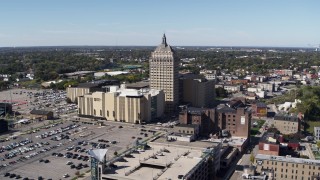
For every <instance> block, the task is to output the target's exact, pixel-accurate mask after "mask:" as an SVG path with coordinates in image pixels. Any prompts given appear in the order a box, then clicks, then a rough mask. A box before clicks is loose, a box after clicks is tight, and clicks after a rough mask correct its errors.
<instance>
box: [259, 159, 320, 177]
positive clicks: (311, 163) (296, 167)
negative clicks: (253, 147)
mask: <svg viewBox="0 0 320 180" xmlns="http://www.w3.org/2000/svg"><path fill="white" fill-rule="evenodd" d="M255 163H256V166H257V168H256V171H257V172H258V173H262V172H263V171H264V170H273V172H274V174H273V178H270V177H269V179H281V180H293V179H299V180H313V179H317V178H319V177H320V176H319V175H320V161H319V160H310V159H302V158H292V157H284V156H271V155H262V154H258V155H256V157H255Z"/></svg>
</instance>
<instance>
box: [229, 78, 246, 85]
mask: <svg viewBox="0 0 320 180" xmlns="http://www.w3.org/2000/svg"><path fill="white" fill-rule="evenodd" d="M248 83H249V80H248V79H232V80H231V84H232V85H237V84H242V85H247V84H248Z"/></svg>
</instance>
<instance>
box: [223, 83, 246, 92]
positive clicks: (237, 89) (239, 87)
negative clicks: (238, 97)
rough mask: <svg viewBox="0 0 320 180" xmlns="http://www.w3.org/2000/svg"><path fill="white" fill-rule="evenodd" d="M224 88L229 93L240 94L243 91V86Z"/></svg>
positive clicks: (226, 86) (225, 86) (227, 86)
mask: <svg viewBox="0 0 320 180" xmlns="http://www.w3.org/2000/svg"><path fill="white" fill-rule="evenodd" d="M223 88H224V89H225V90H226V91H228V92H229V93H234V92H240V91H242V88H243V85H241V84H238V85H224V86H223Z"/></svg>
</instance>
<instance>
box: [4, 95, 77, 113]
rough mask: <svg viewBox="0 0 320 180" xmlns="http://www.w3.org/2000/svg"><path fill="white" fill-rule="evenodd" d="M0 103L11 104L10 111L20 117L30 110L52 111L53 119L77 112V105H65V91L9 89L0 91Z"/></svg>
mask: <svg viewBox="0 0 320 180" xmlns="http://www.w3.org/2000/svg"><path fill="white" fill-rule="evenodd" d="M0 102H9V103H10V102H11V103H12V110H13V111H14V112H16V115H19V114H21V115H22V116H25V115H28V114H29V112H30V111H31V110H32V109H37V110H39V109H42V110H47V111H53V112H54V116H55V117H59V116H60V115H63V114H68V113H73V112H76V110H77V105H75V104H67V102H66V91H54V90H30V89H11V90H6V91H1V93H0Z"/></svg>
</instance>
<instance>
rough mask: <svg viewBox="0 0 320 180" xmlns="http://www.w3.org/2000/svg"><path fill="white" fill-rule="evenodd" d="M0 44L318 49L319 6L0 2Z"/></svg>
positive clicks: (128, 0) (267, 0) (271, 0)
mask: <svg viewBox="0 0 320 180" xmlns="http://www.w3.org/2000/svg"><path fill="white" fill-rule="evenodd" d="M0 17H1V18H0V46H2V47H3V46H50V45H151V46H156V45H158V44H159V43H160V42H161V37H162V34H163V33H164V32H165V33H166V35H167V40H168V43H169V44H171V45H173V46H182V45H188V46H291V47H308V46H315V45H317V44H320V18H319V17H320V1H319V0H299V1H298V0H199V1H196V0H51V1H49V0H1V1H0Z"/></svg>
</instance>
